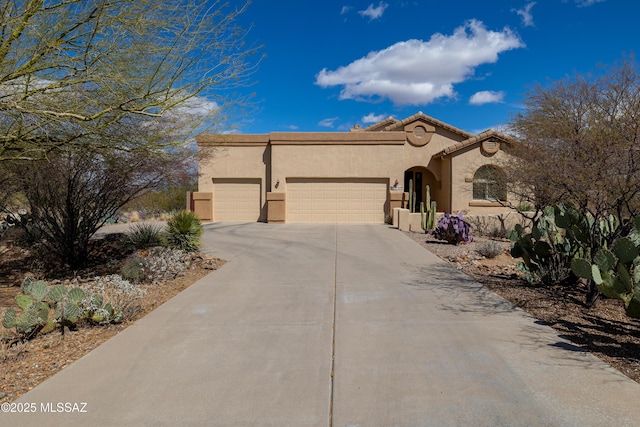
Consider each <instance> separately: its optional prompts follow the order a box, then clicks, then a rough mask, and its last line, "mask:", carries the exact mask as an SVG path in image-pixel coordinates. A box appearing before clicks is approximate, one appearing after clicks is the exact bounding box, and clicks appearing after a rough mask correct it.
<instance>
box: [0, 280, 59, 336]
mask: <svg viewBox="0 0 640 427" xmlns="http://www.w3.org/2000/svg"><path fill="white" fill-rule="evenodd" d="M46 296H47V285H46V283H44V282H43V281H34V282H29V283H27V284H26V285H24V287H23V293H22V294H20V295H16V305H17V306H18V307H19V308H20V310H21V312H20V313H19V314H18V312H16V310H15V309H14V308H10V309H8V310H7V311H5V313H4V316H3V318H2V326H4V327H5V328H7V329H14V328H15V332H16V335H17V336H18V338H19V340H20V341H26V340H29V339H32V338H33V337H35V336H36V335H37V334H38V332H40V330H42V329H43V328H44V327H45V326H47V324H48V323H50V322H51V320H50V319H49V311H50V310H51V306H50V305H49V304H48V302H46V301H45V298H46Z"/></svg>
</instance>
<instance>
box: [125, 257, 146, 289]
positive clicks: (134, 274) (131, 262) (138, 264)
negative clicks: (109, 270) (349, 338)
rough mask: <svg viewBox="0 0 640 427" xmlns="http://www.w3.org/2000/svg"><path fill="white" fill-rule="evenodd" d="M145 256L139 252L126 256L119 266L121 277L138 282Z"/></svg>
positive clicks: (141, 276) (140, 277)
mask: <svg viewBox="0 0 640 427" xmlns="http://www.w3.org/2000/svg"><path fill="white" fill-rule="evenodd" d="M144 261H145V258H144V257H142V256H140V254H137V253H135V254H133V255H130V256H129V257H127V259H125V260H124V262H123V263H122V267H120V275H121V276H122V278H123V279H125V280H129V281H131V282H134V283H139V282H140V281H142V278H143V275H144V273H143V265H144Z"/></svg>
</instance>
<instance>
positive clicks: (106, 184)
mask: <svg viewBox="0 0 640 427" xmlns="http://www.w3.org/2000/svg"><path fill="white" fill-rule="evenodd" d="M188 161H189V160H188V159H187V158H186V157H181V156H175V155H173V154H167V153H164V152H160V151H159V152H157V153H155V154H154V155H150V153H149V152H145V153H142V152H124V151H109V152H107V153H102V154H97V153H94V152H91V151H87V152H84V153H81V152H78V151H71V150H65V149H60V150H56V151H52V152H50V153H49V156H48V158H46V159H41V160H31V161H25V160H22V161H13V162H8V163H5V165H4V166H5V167H6V168H7V169H8V170H9V171H10V172H11V176H12V184H13V185H14V186H15V187H14V188H16V189H18V190H19V191H20V192H21V193H22V194H23V195H24V197H25V199H26V200H27V203H28V208H29V213H30V219H31V223H30V224H29V226H33V227H35V228H36V229H37V231H38V234H39V235H40V237H41V243H42V244H43V245H44V247H45V249H46V250H47V253H48V254H49V255H50V256H51V257H53V259H57V260H58V261H59V262H61V263H62V264H63V265H66V266H68V267H69V268H71V269H77V268H80V267H84V266H85V264H86V262H87V260H88V258H89V256H90V252H89V240H90V239H91V237H92V236H93V235H94V234H95V233H96V231H97V230H98V229H99V228H100V227H102V226H103V225H104V224H105V222H106V221H107V219H108V218H110V217H112V216H114V215H115V214H116V212H117V211H118V209H120V208H121V207H122V206H124V205H125V204H126V203H128V202H129V201H131V200H132V199H133V198H135V197H137V196H139V195H141V194H143V193H145V192H146V191H149V190H150V189H153V188H154V187H155V186H157V185H158V184H159V183H160V182H162V181H163V180H164V179H166V175H167V171H171V170H181V169H183V168H186V167H187V165H186V163H187V162H188Z"/></svg>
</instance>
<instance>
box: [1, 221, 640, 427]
mask: <svg viewBox="0 0 640 427" xmlns="http://www.w3.org/2000/svg"><path fill="white" fill-rule="evenodd" d="M206 229H207V231H206V233H205V236H204V240H205V243H206V248H207V250H208V252H209V253H211V254H214V255H217V256H220V257H222V258H226V259H228V260H230V261H229V262H228V263H227V264H226V265H225V266H224V267H223V268H222V269H220V270H218V271H216V272H214V273H212V274H211V275H209V276H207V277H206V278H204V279H202V280H201V281H199V282H198V283H196V284H195V285H193V286H192V287H190V288H189V289H187V290H185V291H184V292H182V293H181V294H180V295H178V296H177V297H175V298H173V299H172V300H171V301H169V302H168V303H166V304H165V305H163V306H162V307H160V308H158V309H156V310H155V311H154V312H153V313H151V314H150V315H148V316H146V317H145V318H144V319H141V320H140V321H138V322H137V323H136V324H135V325H133V326H131V327H129V328H128V329H127V330H125V331H124V332H122V333H120V334H119V335H117V336H116V337H114V338H113V339H111V340H110V341H108V342H107V343H105V344H104V345H102V346H101V347H100V348H98V349H96V350H94V351H93V352H91V353H90V354H89V355H87V356H86V357H84V358H83V359H81V360H79V361H78V362H76V363H74V364H73V365H71V366H70V367H69V368H67V369H65V370H64V371H62V372H60V373H59V374H57V375H55V376H54V377H52V378H51V379H49V380H48V381H46V382H45V383H43V384H41V385H40V386H38V387H37V388H35V389H34V390H33V391H31V392H29V393H27V394H26V395H24V396H23V397H22V398H21V399H19V401H18V402H19V403H20V404H22V405H23V408H24V407H26V406H25V404H34V405H33V406H31V407H32V408H33V407H35V409H36V413H31V414H0V425H12V426H23V425H43V423H44V425H95V426H107V425H108V426H111V425H114V426H115V425H119V426H120V425H131V426H134V425H135V426H144V425H149V426H151V425H153V426H164V425H166V426H176V425H185V426H186V425H202V426H459V425H460V426H461V425H464V426H469V425H471V426H499V425H504V426H556V425H557V426H588V425H593V426H602V425H616V426H623V425H636V426H637V425H639V424H640V411H638V402H640V385H639V384H637V383H635V382H633V381H631V380H629V379H628V378H627V377H625V376H623V375H622V374H620V373H618V372H617V371H615V370H613V369H612V368H610V367H609V366H608V365H606V364H604V363H603V362H601V361H600V360H599V359H597V358H595V357H593V356H592V355H590V354H589V353H587V352H584V351H582V350H581V349H580V348H578V347H576V346H574V345H573V344H571V343H569V342H567V341H565V340H563V339H562V338H561V337H559V336H558V335H557V334H556V333H555V332H554V331H553V330H552V329H551V328H549V327H546V326H544V325H541V324H539V323H537V322H536V321H535V319H533V318H531V317H529V316H528V315H526V314H525V313H523V312H522V311H520V310H518V309H515V308H514V307H512V306H511V305H510V304H509V303H507V302H506V301H504V300H503V299H501V298H499V297H498V296H496V295H495V294H493V293H491V292H489V291H487V290H485V289H484V288H483V287H481V286H480V285H478V284H477V283H475V282H474V281H472V280H471V279H470V278H469V277H468V276H465V275H464V274H461V273H459V272H458V271H456V270H455V269H453V268H451V267H449V266H448V265H447V264H445V263H444V262H442V261H440V260H439V259H437V258H436V257H435V256H433V255H431V254H430V253H429V252H427V251H426V250H424V249H423V248H422V247H420V246H419V245H418V244H416V243H415V242H413V241H412V240H411V239H409V238H407V237H406V236H404V235H403V234H402V233H400V232H398V231H397V230H394V229H391V228H389V227H388V226H386V225H268V224H259V223H258V224H210V225H207V226H206ZM58 403H70V404H74V403H86V407H84V408H83V409H85V411H86V412H80V413H77V412H76V413H59V412H58V413H51V411H49V412H43V410H47V409H49V408H56V407H58V405H57V404H58ZM43 405H44V406H43ZM62 407H63V408H66V406H64V405H63V406H62ZM69 407H70V408H73V406H69Z"/></svg>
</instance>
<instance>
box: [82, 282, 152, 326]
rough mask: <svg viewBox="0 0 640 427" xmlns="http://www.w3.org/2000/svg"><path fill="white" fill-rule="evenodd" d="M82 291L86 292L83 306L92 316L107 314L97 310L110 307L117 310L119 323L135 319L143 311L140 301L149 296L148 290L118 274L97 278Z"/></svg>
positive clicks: (83, 287) (85, 285) (83, 286)
mask: <svg viewBox="0 0 640 427" xmlns="http://www.w3.org/2000/svg"><path fill="white" fill-rule="evenodd" d="M81 289H82V290H83V291H84V292H85V298H84V299H83V302H82V305H83V307H84V309H85V310H86V311H88V312H91V313H92V314H107V313H102V312H100V311H97V310H100V309H102V308H104V307H107V306H108V305H109V306H111V307H114V308H117V310H118V312H119V318H118V321H123V320H127V319H131V318H133V317H135V316H136V315H137V314H138V313H139V312H140V310H141V307H140V303H139V300H140V299H141V298H143V297H144V296H146V294H147V291H146V290H144V289H142V288H140V287H139V286H136V285H135V284H133V283H131V282H129V281H128V280H125V279H123V278H122V276H120V275H118V274H112V275H109V276H100V277H97V278H96V279H95V280H94V281H92V282H88V283H86V284H84V285H82V286H81ZM98 303H101V304H98ZM100 306H101V307H100ZM97 323H101V322H97Z"/></svg>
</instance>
